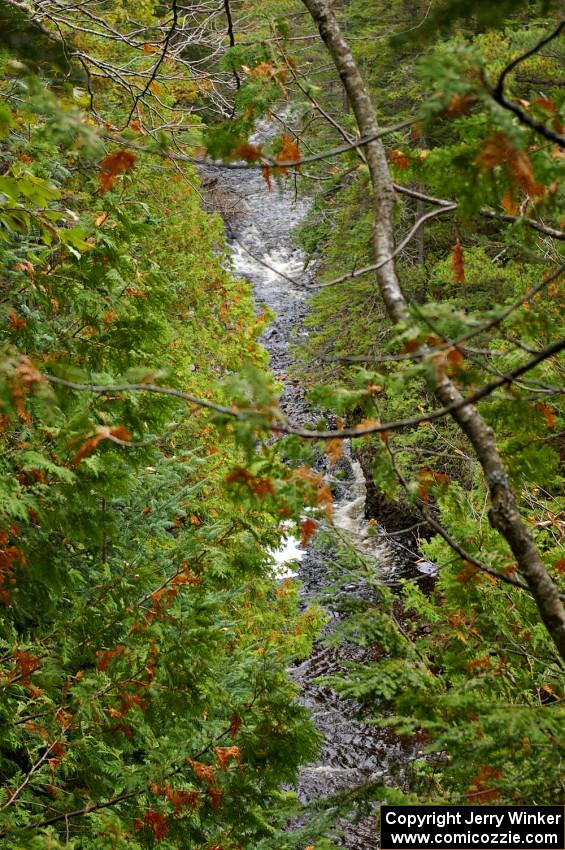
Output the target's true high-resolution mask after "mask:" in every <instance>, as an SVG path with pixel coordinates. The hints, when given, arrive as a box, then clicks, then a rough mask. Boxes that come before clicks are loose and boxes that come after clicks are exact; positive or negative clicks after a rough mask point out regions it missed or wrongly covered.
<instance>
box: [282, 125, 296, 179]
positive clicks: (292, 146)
mask: <svg viewBox="0 0 565 850" xmlns="http://www.w3.org/2000/svg"><path fill="white" fill-rule="evenodd" d="M299 161H300V149H299V147H298V143H297V142H296V141H295V140H294V139H293V138H292V136H291V135H290V134H289V133H284V134H283V136H282V139H281V146H280V150H279V152H278V154H277V162H299ZM280 171H281V173H282V174H287V173H288V172H287V169H286V168H281V169H280Z"/></svg>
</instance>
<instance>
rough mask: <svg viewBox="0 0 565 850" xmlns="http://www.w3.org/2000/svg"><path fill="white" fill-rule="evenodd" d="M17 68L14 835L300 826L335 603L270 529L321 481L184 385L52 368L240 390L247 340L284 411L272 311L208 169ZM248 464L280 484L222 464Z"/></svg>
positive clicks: (7, 465)
mask: <svg viewBox="0 0 565 850" xmlns="http://www.w3.org/2000/svg"><path fill="white" fill-rule="evenodd" d="M10 68H11V66H10V59H9V56H5V57H4V60H3V69H4V72H5V76H4V80H3V83H2V93H3V95H4V100H3V104H2V111H1V113H0V115H1V118H2V133H3V139H4V142H3V149H2V176H1V178H0V192H1V193H2V194H1V195H0V220H1V223H2V231H1V233H0V237H1V242H0V253H1V260H2V267H3V275H2V304H1V305H0V333H1V341H2V362H1V368H0V376H1V377H0V393H1V404H2V417H1V420H0V422H1V437H0V440H1V444H2V459H1V461H0V463H1V467H2V474H1V478H0V503H1V506H2V510H1V520H0V579H1V584H0V596H1V604H2V608H3V614H2V624H1V630H0V643H1V652H0V654H1V656H2V658H1V667H2V670H1V680H0V684H1V687H2V691H3V693H2V706H1V710H0V713H1V724H0V726H1V731H0V772H1V774H2V791H1V799H0V807H1V809H2V816H1V819H0V846H2V847H6V848H10V850H12V848H15V847H18V848H22V850H23V848H34V850H39V849H40V848H47V847H49V848H55V847H59V846H61V847H62V846H66V847H71V846H72V847H76V848H78V847H80V848H82V849H83V850H87V848H90V847H92V848H94V847H96V848H106V847H107V848H108V850H110V848H112V850H116V849H117V848H120V847H124V848H125V847H126V846H127V847H128V848H137V847H139V848H142V847H152V846H154V845H155V843H159V844H160V845H161V846H163V847H164V848H166V847H171V848H172V847H178V846H180V843H182V845H183V846H184V845H185V843H186V842H189V843H191V844H193V843H195V844H198V846H206V847H209V846H210V847H211V846H215V847H219V846H222V845H223V844H225V845H226V846H227V844H231V846H232V847H236V846H237V847H251V846H253V847H261V848H268V847H280V846H281V840H282V839H281V837H280V832H279V829H280V827H281V826H283V825H284V823H285V821H286V819H287V818H288V816H289V813H290V811H291V807H292V795H290V794H289V793H288V792H283V791H281V783H283V782H286V783H287V784H290V783H292V782H293V780H294V777H295V773H296V768H297V765H298V764H299V762H300V761H302V760H305V759H306V760H307V759H311V758H312V757H313V756H314V754H315V751H316V740H317V739H316V734H315V732H314V730H313V729H312V726H311V724H310V722H309V721H308V719H307V717H306V713H305V711H304V709H302V708H301V707H300V706H299V705H298V703H297V702H296V689H295V686H294V685H292V684H291V683H290V681H289V679H288V678H287V676H286V673H285V668H286V666H287V665H288V663H289V661H290V660H291V659H292V658H294V657H296V656H297V655H298V656H300V655H303V654H304V653H305V652H307V651H308V647H309V645H310V641H311V637H312V636H313V634H314V633H315V631H316V629H317V628H318V626H319V624H320V614H319V613H318V612H317V610H316V609H310V610H307V611H303V612H302V613H299V612H298V610H297V587H296V586H295V585H294V584H293V583H292V582H286V583H284V584H282V585H279V584H277V582H276V581H275V579H274V577H273V573H272V570H271V556H270V555H269V550H270V549H273V548H276V547H277V546H278V545H279V543H280V540H281V533H282V532H281V530H280V528H279V514H280V510H281V509H280V503H281V502H282V503H284V506H285V517H286V519H287V521H288V519H289V518H292V517H293V516H294V517H296V518H297V521H298V517H299V513H300V506H301V504H302V498H303V496H302V494H301V491H303V490H304V488H305V486H306V485H304V484H303V483H301V482H299V481H296V480H292V479H290V477H289V472H288V471H287V470H286V468H285V467H284V466H283V464H282V463H281V461H280V460H275V459H274V457H273V449H272V447H269V446H266V445H265V446H264V447H261V445H260V444H258V443H257V427H256V426H252V425H251V424H249V423H247V424H246V426H245V429H243V430H241V434H240V436H241V442H240V445H237V444H236V443H235V442H234V440H233V437H232V430H233V429H231V428H230V427H229V426H228V425H226V426H224V427H223V429H222V431H221V432H218V429H217V427H214V426H213V425H212V424H211V422H210V418H209V416H208V415H206V414H205V413H204V412H202V410H200V409H190V408H189V409H187V406H186V404H183V403H179V402H178V400H175V399H170V398H165V397H162V396H151V395H147V394H137V395H136V394H133V393H127V392H112V391H109V392H107V393H103V394H100V395H92V394H89V393H84V392H73V391H70V390H68V389H65V388H64V387H62V386H60V385H56V384H51V385H50V384H48V383H47V382H46V381H45V379H44V378H43V374H44V373H49V374H51V375H53V376H56V377H58V378H60V379H62V380H67V379H70V380H72V381H75V382H76V381H78V382H79V383H80V382H84V383H86V384H90V383H102V384H108V385H115V384H119V383H120V382H123V381H125V382H132V381H133V382H139V381H145V382H147V381H152V382H161V383H166V384H167V385H168V386H171V387H174V388H176V389H179V390H184V391H189V392H190V393H192V394H194V395H196V396H202V397H209V396H212V397H214V398H215V399H219V400H223V401H225V402H231V400H232V399H233V398H235V397H236V395H237V394H236V393H235V390H234V389H233V387H231V386H230V385H229V384H228V383H225V384H224V383H223V381H225V380H226V378H227V376H230V375H231V374H232V373H233V372H234V371H235V370H236V369H238V368H240V366H241V364H242V363H244V364H246V370H247V371H246V373H245V375H246V380H247V381H250V382H251V383H250V386H251V392H252V396H253V398H257V399H258V398H259V396H260V394H261V393H262V394H263V398H264V401H265V404H266V405H268V406H269V408H270V409H272V404H273V384H272V381H271V380H270V379H269V378H267V377H265V378H263V379H262V380H261V381H260V380H259V376H260V375H261V374H262V372H263V371H264V370H265V363H266V360H265V354H264V352H263V351H262V350H261V348H260V347H259V346H258V344H257V341H256V340H257V337H258V335H259V334H260V333H261V330H262V328H263V327H264V323H265V319H264V318H262V317H257V316H256V315H255V314H254V312H253V308H252V302H251V296H250V291H249V287H248V285H247V284H245V283H244V282H242V281H238V280H234V279H233V277H232V276H231V274H230V273H229V271H228V270H227V266H228V265H229V264H228V260H227V254H226V247H225V244H224V241H223V234H222V226H221V222H220V221H219V220H217V219H216V218H215V217H211V216H209V215H206V214H204V213H203V212H202V211H201V209H200V200H199V193H198V176H197V174H196V173H195V171H194V170H193V169H192V168H190V167H183V168H182V169H180V168H178V167H176V165H175V164H174V163H171V162H164V161H162V160H161V159H157V160H151V159H144V160H143V159H141V158H140V157H138V156H137V155H136V154H134V153H133V152H130V151H128V150H127V149H123V148H117V149H116V148H115V147H114V148H109V149H104V147H103V145H102V143H101V141H100V137H99V135H98V133H97V132H96V131H95V128H94V126H93V125H92V123H91V118H90V117H89V115H88V113H85V112H84V111H83V109H82V107H84V104H83V103H82V95H81V93H80V92H79V93H78V94H77V92H76V91H72V90H71V91H69V90H68V89H66V90H65V89H61V88H60V86H58V85H57V84H55V83H53V84H52V85H50V81H49V74H48V73H45V74H44V80H41V79H39V78H37V77H32V76H30V75H29V74H28V72H27V70H25V69H23V70H22V69H20V70H19V72H18V74H17V75H16V76H15V77H14V75H13V73H12V71H11V70H10ZM22 74H23V76H22ZM77 98H78V100H79V101H80V102H77ZM242 428H243V426H242ZM251 463H254V464H255V467H252V466H251ZM244 466H245V467H246V468H247V469H254V470H255V469H256V470H257V474H259V470H260V469H261V468H263V467H264V469H265V470H266V471H265V473H264V474H265V476H267V475H268V476H269V477H268V479H267V478H265V481H268V487H267V492H261V493H258V492H257V491H253V489H250V488H247V487H240V488H238V489H237V490H234V489H233V487H230V486H229V485H227V484H226V483H225V480H229V479H230V475H233V469H234V468H238V467H244ZM275 494H276V498H275Z"/></svg>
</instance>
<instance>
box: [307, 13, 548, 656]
mask: <svg viewBox="0 0 565 850" xmlns="http://www.w3.org/2000/svg"><path fill="white" fill-rule="evenodd" d="M303 3H304V5H305V6H306V8H307V9H308V11H309V12H310V14H311V16H312V19H313V20H314V22H315V24H316V25H317V27H318V30H319V32H320V36H321V38H322V40H323V42H324V43H325V45H326V48H327V50H328V53H329V54H330V56H331V58H332V60H333V62H334V64H335V66H336V69H337V71H338V73H339V75H340V77H341V80H342V83H343V85H344V87H345V89H346V92H347V95H348V97H349V101H350V103H351V105H352V108H353V112H354V114H355V118H356V121H357V125H358V127H359V132H360V135H361V136H362V137H363V138H368V137H371V136H373V137H378V134H379V123H378V120H377V116H376V113H375V109H374V107H373V103H372V100H371V96H370V93H369V91H368V88H367V86H366V84H365V81H364V79H363V77H362V76H361V73H360V72H359V68H358V66H357V64H356V62H355V59H354V57H353V54H352V53H351V49H350V47H349V45H348V44H347V42H346V40H345V39H344V37H343V34H342V32H341V29H340V26H339V23H338V21H337V19H336V17H335V15H334V13H333V11H332V9H331V7H330V5H329V3H328V2H327V0H303ZM365 147H366V156H367V164H368V168H369V174H370V178H371V182H372V185H373V229H372V243H373V252H374V256H375V263H376V264H380V263H381V261H382V260H384V259H385V258H390V257H391V256H392V255H393V253H394V222H393V211H394V186H393V184H392V180H391V176H390V172H389V169H388V164H387V159H386V153H385V150H384V146H383V144H382V142H381V141H380V138H375V140H374V141H372V142H370V143H367V144H366V146H365ZM377 284H378V287H379V289H380V292H381V296H382V298H383V301H384V304H385V307H386V310H387V313H388V315H389V317H390V319H391V321H392V322H393V324H399V323H403V322H404V321H406V320H407V319H408V318H409V310H408V304H407V302H406V300H405V298H404V296H403V293H402V290H401V287H400V284H399V280H398V277H397V274H396V270H395V267H394V261H389V262H387V263H386V264H383V265H382V266H381V267H380V269H379V271H378V272H377ZM554 345H557V350H561V349H562V348H563V347H564V345H565V341H564V340H561V341H560V342H559V343H554ZM552 347H553V346H550V348H552ZM538 356H539V355H538ZM549 356H551V355H549ZM538 362H540V361H538ZM507 377H510V376H507ZM500 380H503V379H500ZM504 383H507V382H506V381H504ZM434 390H435V393H436V396H437V397H438V399H439V400H440V401H441V402H442V403H443V405H444V409H446V410H447V411H448V412H450V413H451V415H452V416H453V418H454V420H455V421H456V422H457V424H458V425H459V427H460V428H461V430H462V432H463V433H464V434H465V435H466V437H467V438H468V440H469V441H470V443H471V445H472V446H473V449H474V451H475V454H476V456H477V459H478V460H479V462H480V464H481V466H482V468H483V471H484V474H485V478H486V483H487V486H488V489H489V495H490V501H491V508H490V511H489V521H490V523H491V525H492V527H493V528H495V529H496V530H497V531H498V532H499V533H500V534H502V536H503V537H504V538H505V539H506V541H507V543H508V544H509V546H510V548H511V550H512V552H513V554H514V557H515V559H516V561H517V563H518V567H519V570H520V572H521V573H522V575H523V577H524V578H525V580H526V582H527V584H528V587H529V588H530V591H531V593H532V595H533V597H534V599H535V601H536V605H537V607H538V611H539V613H540V616H541V619H542V620H543V622H544V624H545V626H546V628H547V631H548V633H549V635H550V636H551V638H552V640H553V642H554V643H555V646H556V647H557V649H558V651H559V653H560V655H561V657H562V658H563V659H565V607H564V606H563V603H562V602H561V600H560V598H559V593H558V591H557V588H556V586H555V583H554V582H553V580H552V579H551V577H550V575H549V573H548V572H547V570H546V568H545V565H544V563H543V561H542V560H541V558H540V555H539V553H538V551H537V549H536V547H535V544H534V541H533V539H532V537H531V535H530V532H529V530H528V529H527V527H526V525H525V523H524V522H523V520H522V517H521V515H520V511H519V508H518V504H517V500H516V496H515V494H514V492H513V490H512V486H511V484H510V481H509V478H508V475H507V473H506V470H505V468H504V464H503V463H502V459H501V457H500V455H499V453H498V450H497V448H496V444H495V441H494V438H493V432H492V430H491V428H490V427H489V426H488V425H487V423H486V422H485V421H484V420H483V418H482V417H481V415H480V414H479V412H478V411H477V409H476V407H474V405H473V404H472V403H471V402H470V401H469V399H467V400H466V399H465V398H464V397H463V396H462V395H461V393H460V391H459V390H458V388H457V387H456V386H455V385H454V384H453V382H452V381H451V380H450V379H449V378H448V376H447V375H445V374H444V375H441V374H440V373H439V372H438V374H437V375H436V378H435V386H434Z"/></svg>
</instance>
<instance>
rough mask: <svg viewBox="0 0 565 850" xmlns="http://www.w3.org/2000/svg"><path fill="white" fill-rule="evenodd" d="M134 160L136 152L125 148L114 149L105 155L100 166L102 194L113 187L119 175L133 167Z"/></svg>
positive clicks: (99, 180)
mask: <svg viewBox="0 0 565 850" xmlns="http://www.w3.org/2000/svg"><path fill="white" fill-rule="evenodd" d="M134 162H135V154H133V153H132V152H131V151H126V150H123V149H120V150H117V151H114V152H113V153H110V154H108V156H106V157H104V159H103V160H102V164H101V167H100V174H99V175H98V182H99V183H100V194H101V195H103V194H104V193H105V192H107V191H108V190H109V189H111V188H112V186H113V185H114V183H115V182H116V178H117V177H118V175H120V174H125V172H126V171H130V170H131V169H132V168H133V164H134Z"/></svg>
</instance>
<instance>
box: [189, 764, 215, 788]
mask: <svg viewBox="0 0 565 850" xmlns="http://www.w3.org/2000/svg"><path fill="white" fill-rule="evenodd" d="M189 763H190V766H191V768H192V769H193V771H194V775H195V776H196V778H197V779H201V780H202V781H203V782H206V784H207V785H211V784H212V782H213V781H214V768H213V767H212V765H210V764H203V762H201V761H192V760H191V761H190V762H189Z"/></svg>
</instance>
